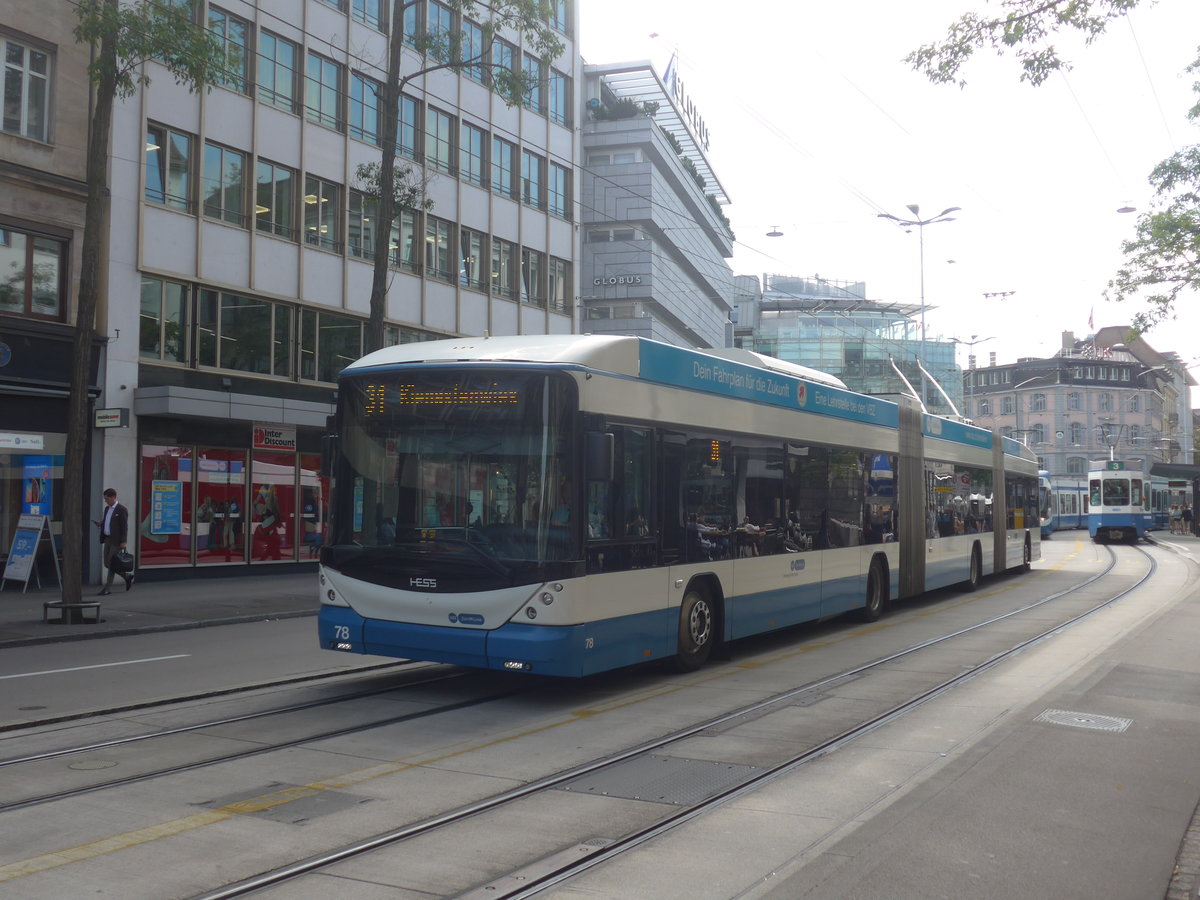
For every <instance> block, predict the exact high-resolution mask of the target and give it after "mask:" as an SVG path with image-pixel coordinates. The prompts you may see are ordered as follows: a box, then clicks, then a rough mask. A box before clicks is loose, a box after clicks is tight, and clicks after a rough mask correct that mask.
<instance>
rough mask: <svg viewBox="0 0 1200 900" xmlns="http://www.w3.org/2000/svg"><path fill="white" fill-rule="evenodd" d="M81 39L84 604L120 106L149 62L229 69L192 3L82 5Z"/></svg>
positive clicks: (197, 71) (73, 509)
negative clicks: (87, 482) (111, 166)
mask: <svg viewBox="0 0 1200 900" xmlns="http://www.w3.org/2000/svg"><path fill="white" fill-rule="evenodd" d="M76 12H77V14H78V16H79V24H78V25H77V26H76V27H75V38H76V40H78V41H79V42H80V43H84V44H89V45H90V46H91V48H92V62H91V63H90V65H89V66H88V76H89V78H90V80H91V84H92V89H93V91H94V93H95V96H94V99H93V102H92V115H91V120H90V122H89V123H88V124H89V127H88V146H87V199H86V201H85V205H84V225H83V247H82V261H81V263H80V269H79V299H78V304H77V307H76V312H75V339H74V358H73V360H72V363H71V395H70V398H69V399H68V404H67V446H66V456H65V462H64V464H63V530H62V557H63V600H64V601H66V602H68V603H71V602H77V601H78V600H79V599H80V594H81V591H82V587H83V556H84V546H85V542H84V539H83V534H84V531H83V527H84V514H83V502H84V497H83V487H84V468H85V465H86V462H87V458H86V451H87V444H88V435H89V433H90V427H89V421H88V381H89V378H88V375H89V371H90V368H91V365H90V363H91V354H92V342H93V340H94V338H95V332H96V307H97V303H98V300H99V297H100V295H101V293H102V291H103V289H104V288H103V284H102V282H101V279H102V277H103V274H102V273H103V265H102V262H103V255H102V254H103V252H104V248H105V238H106V232H107V228H108V213H109V207H110V196H109V189H108V158H109V138H110V136H111V132H112V116H113V107H114V105H115V103H116V101H117V99H118V98H121V99H124V98H126V97H129V96H130V95H131V94H132V93H133V92H134V90H135V89H136V88H137V87H138V86H140V85H146V84H149V83H150V78H149V76H148V75H147V74H146V71H145V63H146V62H148V61H150V60H156V61H158V62H159V63H162V64H163V65H164V66H166V68H167V71H169V72H170V73H171V74H172V75H173V76H174V77H175V79H176V81H177V82H179V83H181V84H185V85H187V87H188V88H189V89H190V90H192V91H196V90H200V89H201V88H203V87H204V86H205V85H207V84H209V83H210V82H211V81H212V80H213V78H215V77H217V76H218V75H219V73H220V68H221V67H222V66H223V65H224V62H225V59H224V51H223V49H222V47H221V44H220V43H219V42H218V41H217V40H216V39H215V38H213V37H212V35H210V34H209V33H208V32H206V31H205V30H204V29H202V28H200V27H199V26H197V25H196V24H194V23H193V21H192V12H191V4H186V3H185V4H171V3H168V2H165V0H141V2H138V3H134V4H127V3H122V2H121V0H78V2H77V5H76Z"/></svg>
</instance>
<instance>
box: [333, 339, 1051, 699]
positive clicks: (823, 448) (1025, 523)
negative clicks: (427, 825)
mask: <svg viewBox="0 0 1200 900" xmlns="http://www.w3.org/2000/svg"><path fill="white" fill-rule="evenodd" d="M335 431H336V435H335V437H334V438H333V441H332V444H333V446H332V447H330V448H329V455H330V458H331V461H332V466H331V473H332V474H333V476H334V483H333V489H332V507H331V516H330V519H331V522H330V526H329V529H328V536H327V538H326V543H325V545H324V546H323V547H322V548H321V554H320V562H321V565H320V584H321V602H322V606H321V613H320V617H319V634H320V642H321V646H322V647H325V648H328V649H332V650H340V651H347V652H352V653H366V654H376V655H384V656H395V657H404V658H409V659H419V660H431V661H438V662H445V663H455V664H461V665H464V666H474V667H481V668H489V669H501V670H514V671H522V672H533V673H541V674H549V675H560V676H582V675H587V674H590V673H594V672H600V671H604V670H607V669H613V668H617V667H620V666H627V665H631V664H634V663H639V662H643V661H646V660H652V659H664V658H667V659H669V658H673V659H674V660H675V662H676V663H677V665H678V666H679V667H680V668H682V669H685V670H688V669H694V668H696V667H698V666H700V665H701V664H703V663H704V661H705V660H706V659H707V658H708V656H709V654H710V653H711V651H712V649H713V646H714V645H715V644H718V643H720V642H724V641H732V640H735V639H738V638H742V637H745V636H747V635H753V634H758V633H762V632H766V631H772V630H775V629H779V628H784V627H786V626H789V625H794V624H796V623H799V622H805V621H810V620H815V619H821V618H825V617H829V616H835V615H839V614H841V613H846V612H854V613H857V614H858V615H859V616H860V617H862V618H864V619H867V620H872V619H874V618H877V617H878V616H879V615H880V614H881V612H882V611H883V610H884V608H885V606H886V604H887V603H888V602H889V601H890V600H892V599H893V598H895V599H900V598H905V597H910V596H913V595H916V594H919V593H921V592H923V591H927V590H930V589H933V588H938V587H943V586H947V585H951V584H957V583H961V584H963V585H964V586H966V587H969V588H974V587H975V586H976V585H977V584H978V583H979V580H980V578H981V577H983V576H985V575H989V574H992V573H997V572H1002V571H1005V570H1008V569H1019V568H1026V569H1027V568H1028V567H1029V564H1030V562H1031V561H1032V560H1034V559H1037V558H1040V544H1039V541H1040V532H1039V528H1038V508H1037V504H1038V491H1037V464H1036V460H1035V459H1034V457H1033V456H1032V454H1031V453H1030V451H1029V450H1028V449H1027V448H1024V447H1022V446H1021V445H1020V444H1019V443H1017V442H1016V441H1013V440H1011V439H1008V438H1001V437H1000V436H998V435H996V434H994V433H993V432H990V431H986V430H983V429H981V428H976V427H974V426H971V425H967V424H964V423H961V422H958V421H952V420H948V419H942V418H938V417H935V416H930V415H925V414H923V413H922V411H921V410H920V408H919V406H918V405H917V403H916V401H915V400H914V401H908V400H904V401H902V402H901V403H893V402H890V401H887V400H882V399H879V398H875V397H870V396H865V395H862V394H856V393H853V392H851V391H849V390H846V389H845V387H844V385H842V384H841V382H839V381H837V379H834V378H831V377H830V376H827V375H822V374H820V373H817V372H814V371H811V370H808V369H804V368H802V367H800V366H795V365H792V364H789V363H786V362H782V361H780V360H773V359H770V358H768V357H762V356H759V355H758V354H753V353H749V352H747V351H742V350H713V351H692V350H685V349H681V348H678V347H673V346H669V345H666V344H661V343H657V342H655V341H649V340H644V339H640V338H632V337H617V336H592V335H571V336H532V337H530V336H519V337H499V338H490V339H489V338H486V337H484V338H462V339H456V340H447V341H433V342H428V343H418V344H407V345H402V346H396V347H389V348H387V349H384V350H380V351H378V352H376V353H372V354H370V355H368V356H366V357H365V358H363V359H361V360H359V361H358V362H356V363H354V364H353V365H351V366H349V367H348V368H347V369H346V370H344V371H343V372H342V374H341V376H340V378H339V380H338V408H337V419H336V429H335Z"/></svg>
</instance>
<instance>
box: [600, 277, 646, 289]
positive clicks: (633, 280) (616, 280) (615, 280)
mask: <svg viewBox="0 0 1200 900" xmlns="http://www.w3.org/2000/svg"><path fill="white" fill-rule="evenodd" d="M641 283H642V276H641V275H609V276H608V277H607V278H593V279H592V284H593V285H594V286H595V287H606V286H608V285H614V284H641Z"/></svg>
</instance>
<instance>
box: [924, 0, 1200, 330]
mask: <svg viewBox="0 0 1200 900" xmlns="http://www.w3.org/2000/svg"><path fill="white" fill-rule="evenodd" d="M1139 2H1140V0H1001V2H1000V3H999V6H1000V7H1001V9H1002V10H1004V12H1003V14H1002V15H997V16H982V15H979V14H977V13H972V12H968V13H965V14H964V15H963V16H962V17H961V18H960V19H959V20H958V21H957V22H954V23H953V24H952V25H951V26H950V29H949V31H948V32H947V35H946V38H945V39H944V40H943V41H941V42H938V43H933V44H926V45H924V46H922V47H920V48H918V49H917V50H914V51H913V52H912V53H910V54H909V55H908V56H906V57H905V62H907V63H909V64H910V65H911V66H912V67H913V68H914V69H916V70H917V71H919V72H922V73H924V74H925V76H926V77H927V78H929V80H930V81H932V82H934V83H936V84H948V83H953V84H958V85H959V87H963V86H965V85H966V80H965V78H963V77H962V75H961V74H960V73H961V70H962V68H963V66H964V65H965V64H966V63H967V61H968V60H969V59H970V58H971V56H972V55H973V54H974V52H975V51H976V50H977V49H979V48H981V47H991V48H992V49H993V50H995V51H996V52H997V53H998V54H1001V55H1003V54H1004V53H1012V54H1013V55H1015V56H1016V58H1017V59H1018V61H1019V62H1020V65H1021V80H1022V81H1028V82H1029V83H1030V84H1032V85H1035V86H1036V85H1040V84H1042V83H1043V82H1045V80H1046V79H1047V78H1049V77H1050V75H1051V74H1053V73H1054V72H1056V71H1058V70H1060V69H1063V70H1065V69H1069V68H1070V63H1068V62H1067V61H1065V60H1063V59H1062V58H1061V57H1060V56H1059V55H1058V52H1057V51H1056V49H1055V47H1054V45H1053V44H1051V43H1050V39H1051V38H1052V37H1053V35H1054V34H1056V33H1058V32H1059V31H1062V30H1065V29H1075V30H1077V31H1081V32H1083V34H1084V35H1085V36H1086V40H1087V42H1088V43H1091V42H1092V41H1093V40H1095V39H1096V38H1097V37H1099V36H1100V35H1101V34H1103V33H1104V31H1105V29H1106V28H1107V27H1108V25H1109V24H1110V23H1111V22H1112V21H1113V20H1115V19H1118V18H1120V17H1121V16H1123V15H1125V14H1127V13H1128V12H1129V11H1130V10H1132V9H1133V8H1135V7H1136V6H1137V5H1138V4H1139ZM1188 71H1189V72H1197V71H1200V60H1197V61H1196V62H1195V63H1193V64H1192V65H1191V66H1189V67H1188ZM1195 87H1196V90H1197V93H1198V94H1200V82H1197V83H1196V85H1195ZM1188 118H1189V119H1191V120H1192V121H1194V122H1200V103H1197V104H1196V105H1194V106H1193V107H1192V109H1191V110H1190V111H1189V112H1188ZM1150 184H1151V185H1152V186H1153V187H1154V189H1155V193H1156V195H1157V199H1156V201H1155V207H1156V208H1155V209H1152V210H1151V211H1149V212H1146V213H1144V214H1142V215H1141V216H1140V217H1139V219H1138V223H1137V236H1136V237H1135V238H1134V239H1133V240H1128V241H1124V242H1122V244H1121V252H1122V253H1123V254H1124V255H1125V263H1124V265H1122V266H1121V267H1120V268H1119V269H1118V271H1117V274H1116V276H1115V277H1114V278H1113V279H1112V280H1111V281H1110V282H1109V284H1108V287H1109V292H1110V293H1108V294H1107V296H1109V297H1111V299H1113V300H1117V301H1125V300H1139V299H1140V300H1141V301H1142V302H1143V304H1144V308H1143V309H1142V311H1141V312H1138V313H1137V314H1135V315H1134V317H1133V325H1134V328H1135V330H1137V331H1144V330H1145V329H1147V328H1150V327H1151V326H1153V325H1155V324H1157V323H1159V322H1161V321H1163V320H1164V319H1168V318H1171V317H1172V316H1173V314H1174V310H1175V308H1176V304H1177V302H1179V300H1180V299H1181V297H1182V296H1183V295H1184V294H1185V293H1186V292H1187V291H1191V290H1196V289H1198V288H1200V146H1191V147H1187V148H1185V149H1184V150H1182V151H1180V152H1178V153H1176V154H1174V155H1173V156H1171V157H1169V158H1168V159H1166V160H1163V162H1161V163H1159V164H1158V165H1157V166H1156V167H1155V168H1154V171H1153V172H1152V173H1151V174H1150Z"/></svg>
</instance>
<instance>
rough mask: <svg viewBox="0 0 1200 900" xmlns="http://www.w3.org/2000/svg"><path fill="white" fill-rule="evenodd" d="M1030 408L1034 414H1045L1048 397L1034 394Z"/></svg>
mask: <svg viewBox="0 0 1200 900" xmlns="http://www.w3.org/2000/svg"><path fill="white" fill-rule="evenodd" d="M1029 408H1030V410H1032V411H1033V412H1045V411H1046V395H1045V394H1034V395H1033V397H1032V398H1031V399H1030V401H1029Z"/></svg>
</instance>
